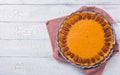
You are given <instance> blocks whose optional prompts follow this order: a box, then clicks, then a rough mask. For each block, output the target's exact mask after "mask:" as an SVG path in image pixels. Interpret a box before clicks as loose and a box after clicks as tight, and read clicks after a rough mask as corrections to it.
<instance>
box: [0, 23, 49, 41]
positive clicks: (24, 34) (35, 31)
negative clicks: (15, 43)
mask: <svg viewBox="0 0 120 75" xmlns="http://www.w3.org/2000/svg"><path fill="white" fill-rule="evenodd" d="M48 38H49V36H48V33H47V29H46V26H45V23H0V39H1V40H10V39H11V40H17V39H18V40H34V39H35V40H37V39H38V40H39V39H41V40H42V39H43V40H44V39H48Z"/></svg>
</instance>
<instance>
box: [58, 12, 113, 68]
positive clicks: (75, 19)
mask: <svg viewBox="0 0 120 75" xmlns="http://www.w3.org/2000/svg"><path fill="white" fill-rule="evenodd" d="M57 43H58V47H59V51H60V53H61V54H62V55H63V57H65V58H66V59H67V60H68V61H70V62H71V63H73V64H76V65H78V66H81V67H84V68H87V67H94V66H96V65H99V64H100V63H102V62H103V61H106V59H107V58H108V57H109V56H110V54H111V52H112V49H113V46H114V32H113V29H112V26H111V24H110V23H109V21H108V20H107V19H106V18H105V17H104V16H103V15H101V14H99V13H96V12H93V11H78V12H75V13H73V14H71V15H69V16H67V17H66V19H65V20H64V21H63V23H62V24H61V26H60V28H59V30H58V33H57Z"/></svg>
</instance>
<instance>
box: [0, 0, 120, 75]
mask: <svg viewBox="0 0 120 75" xmlns="http://www.w3.org/2000/svg"><path fill="white" fill-rule="evenodd" d="M83 5H88V6H96V7H99V8H102V9H104V10H106V11H107V12H108V13H109V14H110V15H111V16H112V17H113V19H115V21H116V22H117V24H118V25H120V15H119V13H120V0H0V75H67V74H68V75H84V72H83V70H82V69H80V68H76V67H74V66H72V65H70V64H68V63H67V64H65V63H61V62H58V61H56V60H55V59H54V58H53V57H52V48H51V44H50V40H49V36H48V33H47V29H46V26H45V22H46V21H47V20H50V19H53V18H57V17H60V16H65V15H68V14H70V13H72V12H74V11H76V10H77V9H78V8H79V7H81V6H83ZM119 27H120V26H119ZM119 41H120V38H119ZM119 59H120V53H118V54H116V55H115V56H114V57H113V58H112V59H111V60H110V62H109V63H108V64H107V66H106V68H105V70H104V72H103V75H120V72H119V67H120V64H119V63H120V61H119Z"/></svg>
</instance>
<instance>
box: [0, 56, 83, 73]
mask: <svg viewBox="0 0 120 75" xmlns="http://www.w3.org/2000/svg"><path fill="white" fill-rule="evenodd" d="M0 61H1V62H0V66H1V68H0V74H1V75H50V74H53V75H67V74H69V75H70V74H75V75H83V71H82V70H81V69H79V68H76V67H73V66H71V65H70V64H65V63H61V62H57V61H56V60H54V59H53V58H44V59H43V58H0Z"/></svg>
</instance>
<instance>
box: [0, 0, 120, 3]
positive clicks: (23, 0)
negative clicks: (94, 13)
mask: <svg viewBox="0 0 120 75" xmlns="http://www.w3.org/2000/svg"><path fill="white" fill-rule="evenodd" d="M0 4H120V1H119V0H115V1H113V0H97V1H96V0H90V1H88V0H59V1H58V0H0Z"/></svg>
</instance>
